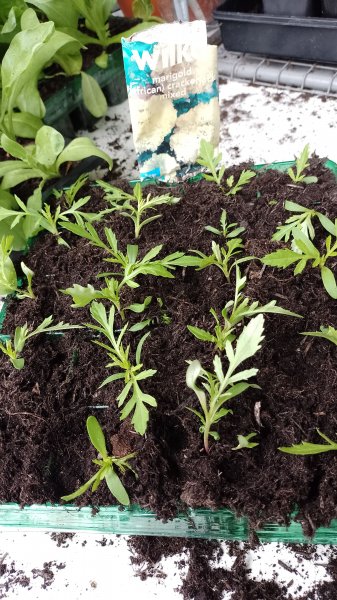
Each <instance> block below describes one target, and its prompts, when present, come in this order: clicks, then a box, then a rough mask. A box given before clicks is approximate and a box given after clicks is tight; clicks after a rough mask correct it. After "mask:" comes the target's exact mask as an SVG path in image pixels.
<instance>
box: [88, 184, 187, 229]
mask: <svg viewBox="0 0 337 600" xmlns="http://www.w3.org/2000/svg"><path fill="white" fill-rule="evenodd" d="M97 183H98V184H99V185H100V186H101V187H102V188H103V190H104V191H105V192H106V195H105V196H104V198H105V200H108V202H109V203H110V205H111V207H112V209H113V210H118V211H121V215H123V216H124V217H127V218H128V219H131V220H132V222H133V224H134V232H135V238H136V239H137V238H138V237H139V235H140V232H141V230H142V228H143V227H144V226H145V225H148V223H151V222H152V221H155V220H156V219H159V218H160V217H161V215H160V214H156V215H152V216H151V217H147V218H145V214H146V213H148V212H149V211H155V210H156V207H157V206H161V205H163V204H165V205H173V204H177V203H178V202H179V201H180V198H175V197H174V196H171V194H164V195H162V196H153V197H152V196H151V194H147V195H146V196H143V190H142V186H141V184H140V183H136V185H135V187H134V188H133V194H128V193H127V192H124V191H123V190H120V189H119V188H117V187H115V186H113V185H110V184H109V183H106V182H105V181H97Z"/></svg>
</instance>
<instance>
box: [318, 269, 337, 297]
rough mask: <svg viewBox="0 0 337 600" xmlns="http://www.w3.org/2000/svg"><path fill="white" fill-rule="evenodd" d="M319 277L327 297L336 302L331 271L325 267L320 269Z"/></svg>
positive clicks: (335, 285)
mask: <svg viewBox="0 0 337 600" xmlns="http://www.w3.org/2000/svg"><path fill="white" fill-rule="evenodd" d="M321 277H322V281H323V285H324V288H325V289H326V291H327V292H328V294H329V296H331V298H333V299H334V300H337V284H336V279H335V276H334V274H333V272H332V271H331V269H329V268H328V267H325V266H323V267H321Z"/></svg>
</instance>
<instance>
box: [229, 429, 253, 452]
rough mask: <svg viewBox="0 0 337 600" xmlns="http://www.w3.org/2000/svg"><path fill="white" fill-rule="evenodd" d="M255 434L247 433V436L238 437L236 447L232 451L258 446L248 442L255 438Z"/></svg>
mask: <svg viewBox="0 0 337 600" xmlns="http://www.w3.org/2000/svg"><path fill="white" fill-rule="evenodd" d="M256 435H257V433H248V435H238V436H237V438H238V442H239V443H238V445H237V446H235V448H232V450H243V449H244V448H256V446H258V445H259V443H258V442H250V441H249V440H251V439H252V438H253V437H256Z"/></svg>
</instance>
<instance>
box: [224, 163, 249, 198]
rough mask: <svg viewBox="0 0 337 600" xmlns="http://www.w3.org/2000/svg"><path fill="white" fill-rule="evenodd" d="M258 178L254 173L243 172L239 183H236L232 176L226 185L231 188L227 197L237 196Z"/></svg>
mask: <svg viewBox="0 0 337 600" xmlns="http://www.w3.org/2000/svg"><path fill="white" fill-rule="evenodd" d="M255 176H256V173H254V171H250V170H247V171H246V170H245V169H244V170H243V171H242V172H241V173H240V176H239V179H238V181H237V182H236V183H235V181H234V176H233V175H231V176H230V177H228V178H227V179H226V184H227V186H228V187H229V190H228V192H226V196H235V195H236V194H237V193H238V192H241V190H242V188H243V186H245V185H247V183H249V182H250V180H251V179H253V177H255Z"/></svg>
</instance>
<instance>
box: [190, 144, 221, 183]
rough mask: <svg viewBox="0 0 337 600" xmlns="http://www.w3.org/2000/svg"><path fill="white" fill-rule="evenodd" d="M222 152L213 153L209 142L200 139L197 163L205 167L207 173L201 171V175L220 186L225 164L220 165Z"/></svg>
mask: <svg viewBox="0 0 337 600" xmlns="http://www.w3.org/2000/svg"><path fill="white" fill-rule="evenodd" d="M221 161H222V154H221V152H220V153H219V154H215V151H214V147H213V146H212V144H211V143H210V142H206V140H201V142H200V150H199V156H198V158H197V163H198V164H199V165H201V166H202V167H206V169H207V170H208V171H209V173H210V175H209V174H208V173H202V176H203V178H204V179H206V180H207V181H214V183H216V184H217V185H218V186H219V187H220V188H221V181H222V178H223V175H224V172H225V168H226V167H225V166H224V165H221Z"/></svg>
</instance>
